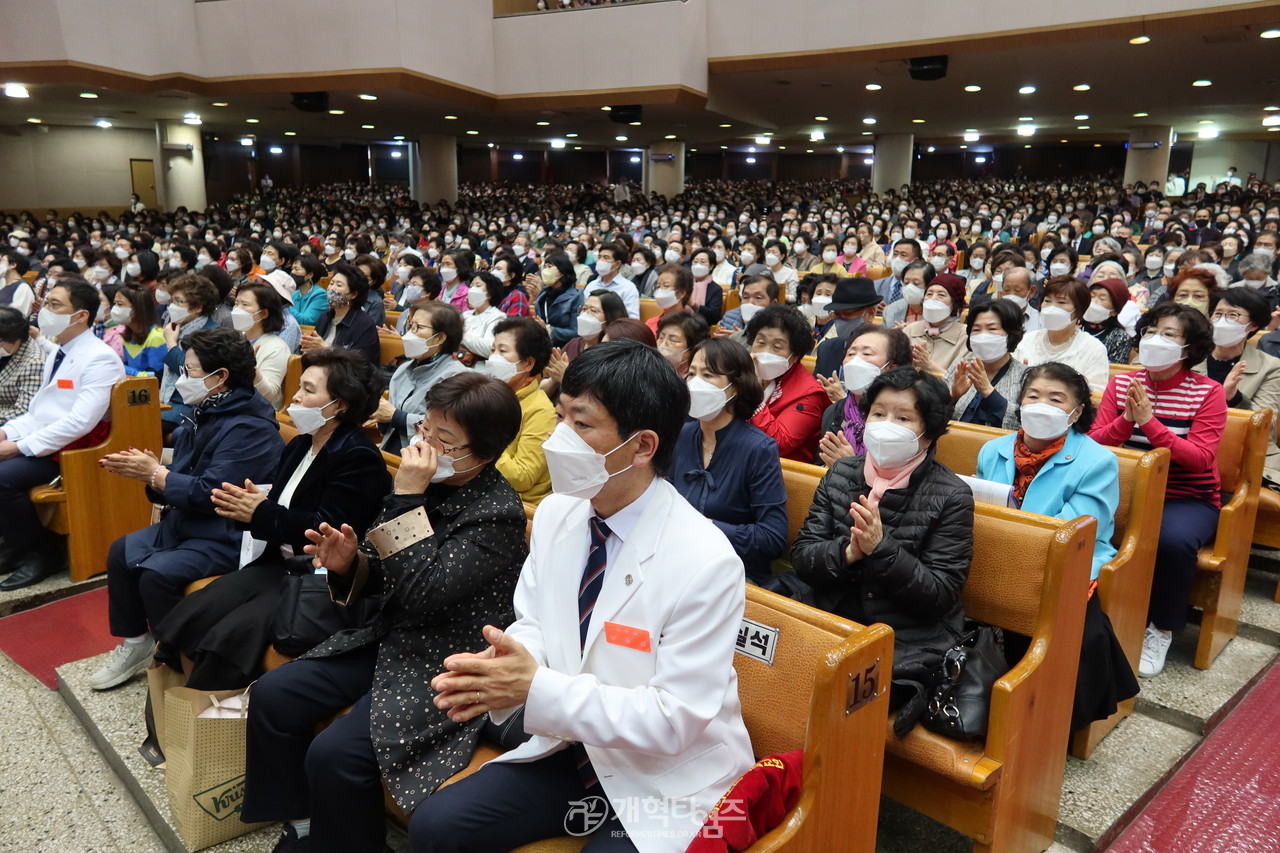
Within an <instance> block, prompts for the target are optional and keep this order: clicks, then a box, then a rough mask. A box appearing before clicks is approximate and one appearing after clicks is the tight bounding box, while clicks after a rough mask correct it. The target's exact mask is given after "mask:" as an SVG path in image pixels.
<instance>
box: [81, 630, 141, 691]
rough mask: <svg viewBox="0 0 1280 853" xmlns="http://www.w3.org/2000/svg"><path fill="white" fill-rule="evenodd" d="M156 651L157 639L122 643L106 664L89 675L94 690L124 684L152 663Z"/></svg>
mask: <svg viewBox="0 0 1280 853" xmlns="http://www.w3.org/2000/svg"><path fill="white" fill-rule="evenodd" d="M155 653H156V642H155V640H148V641H147V642H145V643H121V644H120V645H118V646H116V647H115V648H114V649H112V650H111V655H110V656H109V657H108V658H107V663H106V666H104V667H102V669H100V670H98V671H97V672H95V673H94V674H93V675H91V676H89V686H90V687H92V688H93V689H94V690H110V689H111V688H112V687H115V686H117V685H120V684H124V683H125V682H126V681H128V680H129V679H130V678H133V677H134V676H135V675H137V674H138V673H140V672H142V671H143V670H144V669H146V668H147V667H148V666H149V665H150V664H151V658H152V657H153V656H154V655H155Z"/></svg>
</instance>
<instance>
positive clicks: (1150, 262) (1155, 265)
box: [1143, 255, 1164, 272]
mask: <svg viewBox="0 0 1280 853" xmlns="http://www.w3.org/2000/svg"><path fill="white" fill-rule="evenodd" d="M1143 263H1145V264H1146V266H1147V271H1148V272H1155V271H1156V270H1158V269H1160V267H1162V266H1163V265H1164V258H1162V257H1160V256H1159V255H1147V259H1146V260H1145V261H1144V262H1143Z"/></svg>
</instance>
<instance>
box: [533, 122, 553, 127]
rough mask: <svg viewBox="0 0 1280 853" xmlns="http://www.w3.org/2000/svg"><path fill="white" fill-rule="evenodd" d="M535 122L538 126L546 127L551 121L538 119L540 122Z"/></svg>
mask: <svg viewBox="0 0 1280 853" xmlns="http://www.w3.org/2000/svg"><path fill="white" fill-rule="evenodd" d="M536 124H537V125H538V127H547V126H548V125H550V124H551V122H549V121H540V122H536Z"/></svg>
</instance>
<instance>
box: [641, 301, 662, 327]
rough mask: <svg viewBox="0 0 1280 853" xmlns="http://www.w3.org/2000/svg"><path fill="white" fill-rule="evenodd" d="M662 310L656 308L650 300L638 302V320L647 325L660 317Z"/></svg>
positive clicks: (655, 304) (654, 303)
mask: <svg viewBox="0 0 1280 853" xmlns="http://www.w3.org/2000/svg"><path fill="white" fill-rule="evenodd" d="M661 316H662V309H661V308H659V307H658V303H657V302H655V301H653V300H652V299H641V300H640V319H641V320H642V321H643V322H645V323H647V322H649V321H650V320H651V319H653V318H654V317H661Z"/></svg>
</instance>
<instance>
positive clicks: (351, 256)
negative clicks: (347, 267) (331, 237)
mask: <svg viewBox="0 0 1280 853" xmlns="http://www.w3.org/2000/svg"><path fill="white" fill-rule="evenodd" d="M342 257H343V258H345V259H346V260H348V261H354V260H355V259H356V250H355V249H343V250H342Z"/></svg>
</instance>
